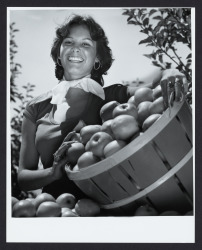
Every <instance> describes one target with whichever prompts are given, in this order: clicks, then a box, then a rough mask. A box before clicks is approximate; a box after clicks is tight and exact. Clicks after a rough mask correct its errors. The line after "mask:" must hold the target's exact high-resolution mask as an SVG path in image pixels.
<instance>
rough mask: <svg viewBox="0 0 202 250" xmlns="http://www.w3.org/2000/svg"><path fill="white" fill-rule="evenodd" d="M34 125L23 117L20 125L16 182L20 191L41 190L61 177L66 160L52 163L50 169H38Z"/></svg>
mask: <svg viewBox="0 0 202 250" xmlns="http://www.w3.org/2000/svg"><path fill="white" fill-rule="evenodd" d="M35 134H36V125H35V124H34V123H33V122H31V121H30V120H29V119H27V118H26V117H24V119H23V123H22V144H21V150H20V162H19V171H18V182H19V186H20V188H21V189H22V190H25V191H30V190H35V189H39V188H42V187H44V186H46V185H48V184H50V183H51V182H53V181H55V180H57V179H59V178H60V177H61V176H62V168H63V167H64V165H65V163H66V159H63V160H61V161H60V162H57V163H53V166H52V167H51V168H47V169H42V170H39V169H38V161H39V155H38V152H37V150H36V147H35Z"/></svg>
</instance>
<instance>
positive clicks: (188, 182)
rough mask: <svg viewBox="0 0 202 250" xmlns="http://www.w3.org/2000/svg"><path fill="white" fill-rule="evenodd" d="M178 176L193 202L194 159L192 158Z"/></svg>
mask: <svg viewBox="0 0 202 250" xmlns="http://www.w3.org/2000/svg"><path fill="white" fill-rule="evenodd" d="M176 176H177V177H178V178H179V180H180V182H181V183H182V185H183V186H184V188H185V190H186V192H187V193H188V195H189V196H190V198H191V199H192V200H193V181H192V180H193V158H191V159H190V160H189V161H188V162H187V163H186V164H185V165H184V167H183V169H180V170H179V171H178V172H177V174H176Z"/></svg>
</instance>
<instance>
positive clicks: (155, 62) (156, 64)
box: [152, 61, 162, 68]
mask: <svg viewBox="0 0 202 250" xmlns="http://www.w3.org/2000/svg"><path fill="white" fill-rule="evenodd" d="M152 64H153V65H154V66H157V67H160V68H162V65H160V64H159V63H158V62H157V61H152Z"/></svg>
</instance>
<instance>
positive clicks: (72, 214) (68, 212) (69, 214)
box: [61, 209, 79, 217]
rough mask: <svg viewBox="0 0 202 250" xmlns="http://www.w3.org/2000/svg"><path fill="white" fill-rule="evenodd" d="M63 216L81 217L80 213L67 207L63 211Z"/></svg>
mask: <svg viewBox="0 0 202 250" xmlns="http://www.w3.org/2000/svg"><path fill="white" fill-rule="evenodd" d="M61 217H79V216H78V214H76V213H74V212H73V211H72V210H71V209H67V210H65V211H63V212H62V215H61Z"/></svg>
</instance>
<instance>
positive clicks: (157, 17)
mask: <svg viewBox="0 0 202 250" xmlns="http://www.w3.org/2000/svg"><path fill="white" fill-rule="evenodd" d="M153 19H155V20H162V19H163V18H162V16H155V17H153Z"/></svg>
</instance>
